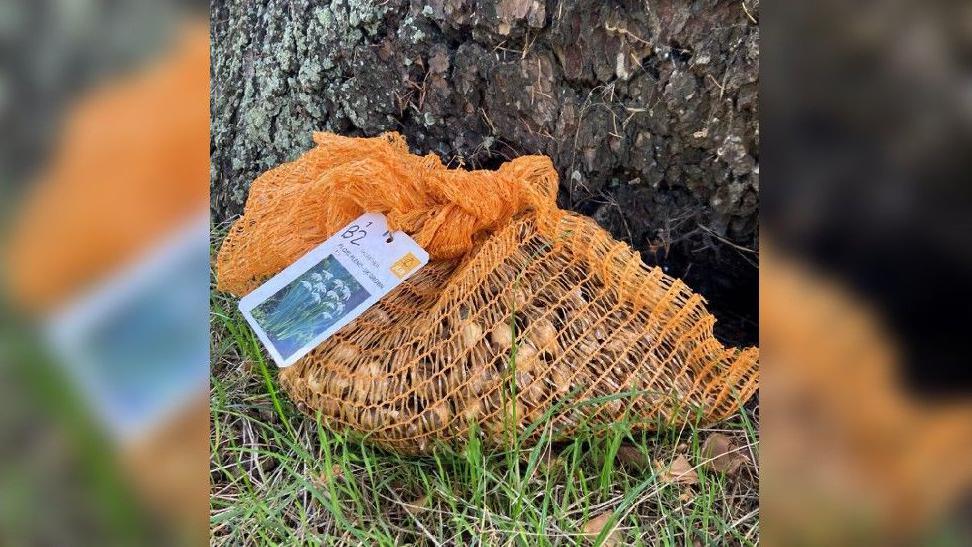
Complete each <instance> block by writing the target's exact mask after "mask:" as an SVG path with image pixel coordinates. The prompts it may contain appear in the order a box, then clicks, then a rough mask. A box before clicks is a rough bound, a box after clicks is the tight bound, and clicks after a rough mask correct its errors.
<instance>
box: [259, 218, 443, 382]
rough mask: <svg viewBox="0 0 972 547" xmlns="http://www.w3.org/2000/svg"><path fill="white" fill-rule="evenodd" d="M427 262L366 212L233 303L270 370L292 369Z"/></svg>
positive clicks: (421, 253)
mask: <svg viewBox="0 0 972 547" xmlns="http://www.w3.org/2000/svg"><path fill="white" fill-rule="evenodd" d="M428 261H429V255H428V253H426V252H425V251H424V250H423V249H422V247H420V246H419V245H418V244H417V243H415V241H413V240H412V238H410V237H408V235H406V234H405V233H404V232H400V231H399V232H389V231H388V222H387V221H386V220H385V217H384V215H381V214H378V213H366V214H364V215H362V216H360V217H358V219H357V220H355V221H354V222H352V223H351V224H349V225H347V226H345V227H344V229H342V230H340V231H339V232H338V233H337V234H335V235H334V236H332V237H331V238H329V239H328V240H327V241H325V242H324V243H321V244H320V245H319V246H317V247H316V248H314V249H313V250H311V251H310V252H309V253H307V254H306V255H304V256H303V257H301V258H300V259H299V260H297V262H294V263H293V264H291V265H290V266H288V267H287V268H286V269H284V270H283V271H282V272H280V273H279V274H277V275H275V276H273V277H272V278H270V280H269V281H267V282H266V283H264V284H263V285H261V286H260V287H258V288H257V289H256V290H255V291H253V292H252V293H250V294H248V295H246V296H244V297H243V298H242V299H241V300H240V311H241V312H242V313H243V316H244V317H246V320H247V321H248V322H249V323H250V326H251V327H253V330H254V331H255V332H256V333H257V336H258V337H259V338H260V341H262V342H263V345H264V346H265V347H266V348H267V351H269V352H270V355H271V356H272V357H273V360H274V361H275V362H276V363H277V365H279V366H281V367H286V366H289V365H292V364H294V363H295V362H297V360H298V359H300V358H301V357H303V356H304V355H307V354H308V353H309V352H310V351H311V350H313V349H314V348H315V347H317V346H318V345H320V344H321V343H322V342H324V341H325V340H327V339H328V337H330V336H331V335H332V334H334V333H335V332H337V331H338V330H340V329H341V327H343V326H344V325H347V324H348V323H350V322H351V321H353V320H354V319H355V318H356V317H358V316H359V315H361V314H362V313H363V312H364V311H365V310H367V309H368V308H369V307H371V305H372V304H374V303H375V302H377V301H378V300H379V299H380V298H381V297H383V296H385V295H386V294H388V293H389V292H390V291H391V290H392V289H394V288H395V287H397V286H398V285H399V284H400V283H401V282H402V281H404V280H405V279H407V278H408V277H409V276H411V275H412V274H414V273H415V272H417V271H418V270H419V269H420V268H421V267H422V266H424V265H425V264H426V263H427V262H428Z"/></svg>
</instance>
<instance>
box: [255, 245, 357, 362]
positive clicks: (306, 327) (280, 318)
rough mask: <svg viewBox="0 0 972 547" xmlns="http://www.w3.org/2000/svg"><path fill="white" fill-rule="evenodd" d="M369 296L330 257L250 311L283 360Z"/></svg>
mask: <svg viewBox="0 0 972 547" xmlns="http://www.w3.org/2000/svg"><path fill="white" fill-rule="evenodd" d="M369 296H371V295H370V294H369V293H368V291H367V290H365V289H364V287H362V286H361V285H360V284H359V283H358V281H357V280H356V279H355V278H354V276H352V275H351V274H350V273H348V271H347V270H346V269H344V266H342V265H341V263H340V262H338V261H337V259H335V258H334V256H333V255H328V256H327V258H325V259H324V260H322V261H321V262H320V263H318V264H317V265H316V266H314V267H313V268H311V269H309V270H307V271H306V272H304V273H303V274H301V275H300V277H298V278H297V279H295V280H293V281H292V282H290V283H289V284H288V285H287V286H285V287H283V288H282V289H280V290H279V291H277V292H276V293H274V294H273V296H271V297H270V298H268V299H267V300H266V301H264V302H263V303H262V304H260V305H259V306H257V307H255V308H253V310H252V311H251V312H250V313H251V314H252V316H253V319H255V320H256V322H257V323H259V324H260V326H261V327H262V328H263V330H264V332H265V333H266V334H267V337H268V338H269V339H270V342H271V343H272V344H273V345H274V347H275V348H276V349H277V351H278V352H279V353H280V355H281V357H282V358H284V359H287V358H288V357H290V356H291V355H293V354H294V352H296V351H297V350H299V349H300V348H301V347H303V346H304V345H306V344H307V343H309V342H310V341H312V340H313V339H314V338H316V337H317V336H318V335H320V334H321V333H323V332H324V331H326V330H327V329H329V328H330V327H331V325H333V324H334V323H336V322H337V321H338V320H339V319H341V317H343V316H344V315H345V314H347V313H349V312H350V311H351V310H353V309H354V308H355V307H357V305H358V304H360V303H361V302H363V301H365V300H367V299H368V297H369Z"/></svg>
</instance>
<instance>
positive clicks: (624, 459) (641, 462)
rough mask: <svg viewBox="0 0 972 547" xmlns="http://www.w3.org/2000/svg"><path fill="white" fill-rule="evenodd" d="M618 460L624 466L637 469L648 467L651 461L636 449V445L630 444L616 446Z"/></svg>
mask: <svg viewBox="0 0 972 547" xmlns="http://www.w3.org/2000/svg"><path fill="white" fill-rule="evenodd" d="M618 461H620V462H621V463H622V464H623V465H624V466H626V467H630V468H632V469H637V470H644V469H648V465H649V464H650V463H651V460H650V459H649V458H648V456H647V455H646V454H645V453H644V452H642V451H641V450H640V449H638V447H637V446H633V445H630V444H623V445H621V447H620V448H618Z"/></svg>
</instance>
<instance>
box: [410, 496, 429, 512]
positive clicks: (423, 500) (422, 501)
mask: <svg viewBox="0 0 972 547" xmlns="http://www.w3.org/2000/svg"><path fill="white" fill-rule="evenodd" d="M428 507H429V497H428V496H422V497H420V498H418V499H417V500H414V501H410V502H406V503H405V510H406V511H408V512H409V513H410V514H412V515H417V514H419V513H421V512H423V511H425V510H426V509H428Z"/></svg>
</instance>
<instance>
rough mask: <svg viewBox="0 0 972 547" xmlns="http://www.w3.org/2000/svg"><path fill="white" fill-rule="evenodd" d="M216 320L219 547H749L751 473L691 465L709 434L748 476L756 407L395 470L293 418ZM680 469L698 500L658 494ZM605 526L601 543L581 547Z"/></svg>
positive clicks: (249, 337) (679, 492) (686, 489)
mask: <svg viewBox="0 0 972 547" xmlns="http://www.w3.org/2000/svg"><path fill="white" fill-rule="evenodd" d="M212 304H213V306H212V310H213V312H212V325H211V328H212V333H213V336H212V344H213V348H212V367H211V374H212V377H211V411H212V429H211V465H210V467H211V470H210V475H211V481H212V494H211V520H210V527H211V532H212V543H213V544H218V545H248V544H261V545H262V544H283V545H294V544H323V545H362V544H364V545H400V544H412V545H416V544H417V545H438V544H474V545H483V544H486V545H529V546H533V545H574V544H587V545H589V544H603V545H607V544H611V543H612V542H614V544H625V545H627V544H632V545H680V546H681V545H710V544H720V545H723V544H739V545H753V544H756V543H758V542H759V501H758V489H759V486H758V485H759V479H758V469H757V468H756V467H755V466H754V465H752V464H749V465H746V466H745V467H744V468H743V469H742V470H741V471H740V472H738V473H736V474H734V475H732V476H726V475H722V474H718V473H714V472H711V471H709V470H708V469H707V467H706V466H705V465H704V463H705V461H704V460H703V458H702V456H701V455H700V453H699V452H700V447H701V446H702V444H703V442H704V440H705V438H706V437H707V436H708V435H710V434H712V433H714V432H716V431H718V432H721V433H723V434H725V435H727V436H729V437H731V438H732V439H733V440H734V442H735V445H736V446H738V447H741V448H742V450H743V451H744V453H746V455H747V457H748V458H749V461H750V462H756V461H758V445H759V438H758V423H757V422H758V409H757V408H755V407H753V408H745V409H743V410H741V411H740V412H739V413H738V414H736V415H735V416H734V417H732V418H731V419H729V420H727V421H726V422H724V423H722V424H720V425H719V427H718V428H717V429H703V428H697V427H694V426H691V425H688V426H684V427H681V428H671V427H664V426H662V427H660V429H659V431H657V432H643V431H634V430H632V427H631V425H630V424H629V423H627V422H626V421H624V420H622V421H619V422H618V423H615V424H611V425H610V426H609V427H607V428H606V429H602V430H601V431H599V432H598V434H594V433H590V434H581V435H579V436H578V438H576V439H574V440H572V441H569V442H551V441H550V440H549V438H547V437H543V440H542V441H541V442H540V443H538V444H536V445H532V446H520V443H519V442H517V441H516V440H515V439H514V442H513V443H511V445H510V447H509V448H508V449H506V450H496V449H488V448H487V447H484V446H483V445H482V444H481V443H480V439H479V437H478V436H476V435H475V434H471V435H470V438H469V442H468V445H467V446H466V447H465V448H464V449H463V450H461V451H456V450H452V449H450V448H449V447H436V448H435V450H434V451H433V452H432V454H431V455H429V456H423V457H417V456H402V455H398V454H395V453H391V452H387V451H383V450H381V449H377V448H374V447H372V446H369V445H368V444H366V443H364V442H362V440H361V439H360V438H357V437H355V436H354V435H350V434H347V433H341V432H335V431H331V430H328V429H326V428H325V427H323V426H322V425H321V422H320V420H319V419H313V418H310V417H306V416H304V415H303V414H301V413H299V412H297V410H296V409H295V408H294V406H293V405H292V404H291V403H290V402H289V400H287V398H286V395H285V394H283V393H281V392H280V390H279V389H278V387H277V385H276V382H275V372H276V370H275V367H274V366H273V365H272V363H268V361H267V360H266V359H265V357H264V355H263V353H262V350H261V348H260V346H259V343H258V341H257V340H256V338H255V337H254V336H253V334H252V333H251V332H250V330H249V329H248V327H247V326H246V324H245V322H244V321H243V320H242V318H241V317H240V316H239V315H238V314H237V313H236V312H235V303H234V302H232V301H231V300H229V299H227V298H225V297H223V296H222V295H218V294H214V296H213V301H212ZM229 310H234V311H232V312H231V311H229ZM544 425H545V424H543V423H540V424H537V427H544ZM678 455H684V456H685V457H686V458H687V459H688V460H689V462H690V463H691V465H692V466H694V468H695V471H696V472H697V473H698V482H697V483H696V484H693V485H683V484H678V483H672V482H671V481H665V480H663V477H665V473H664V470H665V469H666V468H667V466H668V465H669V464H670V463H671V462H672V461H673V460H674V459H675V458H676V457H677V456H678ZM605 513H609V514H610V515H611V516H610V517H608V521H607V524H606V525H605V526H603V527H602V528H601V529H600V534H598V535H597V536H595V535H585V530H584V527H585V524H587V523H588V522H589V521H591V520H592V519H594V518H595V517H601V516H602V515H604V514H605ZM596 532H597V530H595V533H596Z"/></svg>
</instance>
